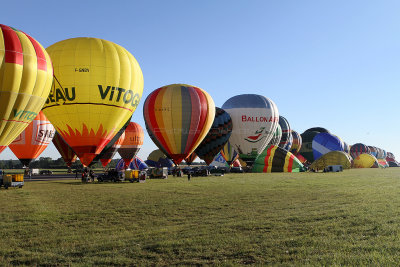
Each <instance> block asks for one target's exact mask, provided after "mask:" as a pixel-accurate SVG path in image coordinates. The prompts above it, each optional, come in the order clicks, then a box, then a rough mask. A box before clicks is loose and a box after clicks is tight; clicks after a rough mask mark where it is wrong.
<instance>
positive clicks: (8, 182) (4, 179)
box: [0, 173, 24, 189]
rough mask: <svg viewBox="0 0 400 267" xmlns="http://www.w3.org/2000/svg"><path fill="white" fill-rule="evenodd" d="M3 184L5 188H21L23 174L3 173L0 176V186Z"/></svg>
mask: <svg viewBox="0 0 400 267" xmlns="http://www.w3.org/2000/svg"><path fill="white" fill-rule="evenodd" d="M1 186H4V188H5V189H8V188H9V187H18V188H22V186H24V174H22V173H19V174H3V175H1V176H0V187H1Z"/></svg>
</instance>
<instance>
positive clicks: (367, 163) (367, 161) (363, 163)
mask: <svg viewBox="0 0 400 267" xmlns="http://www.w3.org/2000/svg"><path fill="white" fill-rule="evenodd" d="M374 165H377V166H378V162H377V159H376V158H375V157H374V156H372V155H371V154H368V153H362V154H359V155H357V157H355V158H354V161H353V168H372V167H373V166H374Z"/></svg>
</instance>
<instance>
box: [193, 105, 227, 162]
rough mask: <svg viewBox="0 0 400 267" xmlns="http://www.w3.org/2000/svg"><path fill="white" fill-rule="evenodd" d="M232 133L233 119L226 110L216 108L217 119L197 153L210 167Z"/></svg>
mask: <svg viewBox="0 0 400 267" xmlns="http://www.w3.org/2000/svg"><path fill="white" fill-rule="evenodd" d="M231 132H232V119H231V116H229V114H228V113H226V112H225V110H223V109H221V108H217V107H216V108H215V118H214V122H213V124H212V125H211V128H210V130H209V131H208V133H207V135H206V136H205V137H204V139H203V141H202V142H201V143H200V145H199V146H198V147H197V148H196V150H195V152H196V154H197V156H198V157H199V158H201V159H202V160H204V161H205V162H206V164H207V165H209V164H210V163H211V162H212V161H213V159H214V157H215V156H216V155H217V154H218V153H220V151H221V149H222V148H223V147H224V146H225V144H226V142H228V139H229V137H230V136H231Z"/></svg>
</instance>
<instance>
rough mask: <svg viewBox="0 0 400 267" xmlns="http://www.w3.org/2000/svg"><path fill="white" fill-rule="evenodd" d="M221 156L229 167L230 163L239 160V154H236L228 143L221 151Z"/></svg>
mask: <svg viewBox="0 0 400 267" xmlns="http://www.w3.org/2000/svg"><path fill="white" fill-rule="evenodd" d="M221 156H222V157H223V158H224V159H225V161H226V162H227V163H228V164H229V165H231V164H232V162H234V161H235V160H236V159H238V158H239V154H238V153H237V152H236V150H235V149H234V148H233V146H232V145H231V143H230V142H229V141H228V142H226V144H225V145H224V147H223V148H222V149H221Z"/></svg>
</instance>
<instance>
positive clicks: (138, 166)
mask: <svg viewBox="0 0 400 267" xmlns="http://www.w3.org/2000/svg"><path fill="white" fill-rule="evenodd" d="M148 168H149V166H147V164H146V163H144V161H143V160H141V159H140V158H139V157H135V158H134V159H133V160H132V161H131V162H130V163H129V166H128V167H126V166H125V161H124V159H120V160H119V161H118V162H117V165H116V166H115V169H116V170H117V171H118V172H120V171H123V170H125V169H131V170H140V171H142V170H145V169H148Z"/></svg>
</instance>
